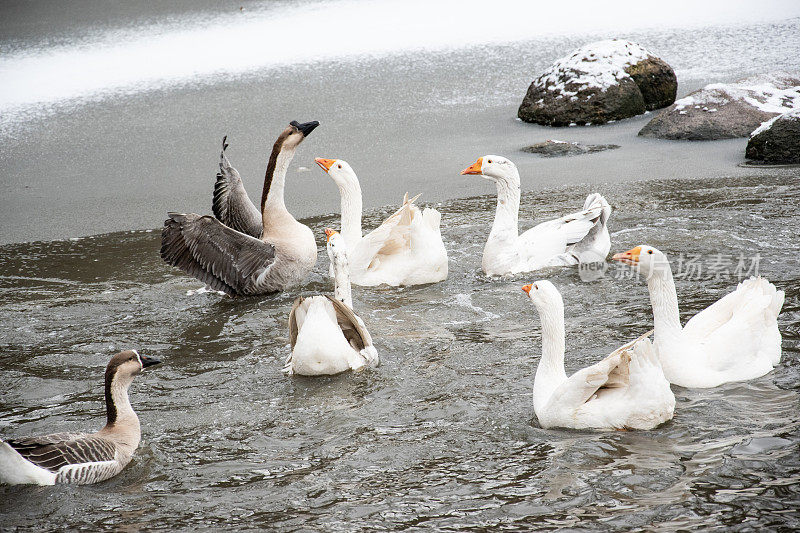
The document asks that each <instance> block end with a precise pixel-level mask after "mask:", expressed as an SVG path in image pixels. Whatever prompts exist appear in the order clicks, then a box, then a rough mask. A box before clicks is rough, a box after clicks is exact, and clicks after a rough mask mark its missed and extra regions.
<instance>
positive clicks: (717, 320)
mask: <svg viewBox="0 0 800 533" xmlns="http://www.w3.org/2000/svg"><path fill="white" fill-rule="evenodd" d="M613 259H614V260H615V261H620V262H622V263H625V264H628V265H633V266H635V267H637V268H638V269H639V272H640V273H641V274H642V275H643V276H644V277H645V278H646V280H647V289H648V291H649V292H650V305H651V307H652V308H653V322H654V326H655V334H654V336H653V343H654V346H655V349H656V354H657V355H658V358H659V360H660V361H661V366H662V368H663V369H664V375H665V376H666V377H667V379H668V380H669V381H670V382H671V383H674V384H675V385H680V386H681V387H689V388H707V387H716V386H718V385H721V384H723V383H727V382H730V381H745V380H748V379H753V378H757V377H760V376H763V375H764V374H766V373H768V372H770V371H771V370H772V369H773V367H775V366H776V365H777V364H778V363H779V362H780V360H781V334H780V332H779V331H778V313H780V311H781V307H782V306H783V299H784V292H783V291H779V290H777V289H776V288H775V285H773V284H772V283H770V282H769V281H767V280H766V279H764V278H762V277H751V278H749V279H746V280H745V281H743V282H741V283H739V286H738V287H737V288H736V290H735V291H733V292H731V293H729V294H727V295H726V296H724V297H722V298H721V299H720V300H718V301H717V302H715V303H713V304H712V305H710V306H709V307H707V308H706V309H704V310H702V311H700V312H699V313H697V314H696V315H694V316H693V317H692V318H691V319H689V321H688V322H686V325H685V326H683V327H681V322H680V315H679V314H678V293H677V291H676V290H675V281H674V280H673V278H672V269H671V268H670V266H669V260H668V259H667V256H666V255H665V254H664V253H663V252H661V251H659V250H657V249H655V248H653V247H652V246H644V245H642V246H637V247H636V248H633V249H631V250H628V251H627V252H623V253H619V254H615V255H614V257H613Z"/></svg>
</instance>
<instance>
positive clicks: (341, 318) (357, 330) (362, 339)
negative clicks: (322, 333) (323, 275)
mask: <svg viewBox="0 0 800 533" xmlns="http://www.w3.org/2000/svg"><path fill="white" fill-rule="evenodd" d="M325 296H326V298H328V300H330V301H331V303H332V304H333V309H334V311H336V322H337V323H338V324H339V327H340V328H341V329H342V333H344V338H345V339H347V342H349V343H350V345H351V346H352V347H353V348H355V349H356V350H359V351H361V350H363V349H364V348H368V347H370V346H372V336H371V335H370V334H369V331H367V327H366V326H365V325H364V321H363V320H361V318H360V317H359V316H358V315H356V314H355V313H354V312H353V310H352V309H350V307H348V306H347V305H345V304H344V303H342V302H340V301H339V300H337V299H336V298H333V297H331V296H328V295H325Z"/></svg>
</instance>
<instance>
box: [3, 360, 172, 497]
mask: <svg viewBox="0 0 800 533" xmlns="http://www.w3.org/2000/svg"><path fill="white" fill-rule="evenodd" d="M160 362H161V361H159V360H158V359H154V358H152V357H147V356H145V355H139V353H138V352H137V351H136V350H126V351H124V352H120V353H118V354H117V355H115V356H114V357H112V358H111V361H110V362H109V363H108V366H107V367H106V376H105V390H106V419H107V421H106V425H105V427H104V428H103V429H101V430H100V431H98V432H97V433H53V434H51V435H43V436H41V437H23V438H19V439H12V440H8V441H6V442H3V441H2V440H0V483H7V484H9V485H18V484H36V485H55V484H56V483H77V484H81V485H85V484H88V483H97V482H99V481H105V480H106V479H108V478H111V477H113V476H116V475H117V474H119V473H120V472H121V471H122V469H123V468H125V466H126V465H127V464H128V463H129V462H130V461H131V457H133V452H134V451H136V448H137V447H138V446H139V439H140V438H141V431H140V428H139V418H138V417H137V416H136V413H134V412H133V408H132V407H131V404H130V401H129V400H128V387H129V386H130V384H131V382H133V378H134V377H135V376H136V375H138V374H139V373H141V371H142V369H144V368H146V367H148V366H152V365H156V364H158V363H160Z"/></svg>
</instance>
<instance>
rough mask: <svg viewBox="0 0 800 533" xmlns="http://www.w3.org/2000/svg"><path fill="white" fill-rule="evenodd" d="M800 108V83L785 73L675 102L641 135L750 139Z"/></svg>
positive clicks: (712, 86)
mask: <svg viewBox="0 0 800 533" xmlns="http://www.w3.org/2000/svg"><path fill="white" fill-rule="evenodd" d="M795 107H800V79H798V77H796V76H792V75H790V74H787V73H785V72H779V73H775V74H762V75H759V76H753V77H750V78H745V79H743V80H739V81H737V82H736V83H712V84H710V85H706V86H705V87H704V88H703V89H700V90H699V91H695V92H693V93H691V94H690V95H688V96H686V97H684V98H681V99H680V100H676V101H675V103H674V104H672V106H670V107H669V108H667V109H665V110H664V111H662V112H661V113H659V114H658V115H657V116H655V117H654V118H653V119H652V120H651V121H650V122H648V123H647V124H646V125H645V127H644V128H642V130H641V131H640V132H639V135H642V136H645V137H658V138H660V139H691V140H712V139H733V138H736V137H747V136H748V135H749V134H750V132H752V131H753V130H754V129H755V128H756V127H758V125H759V124H761V123H762V122H764V121H765V120H768V119H770V118H772V117H774V116H776V115H779V114H781V113H785V112H787V111H789V110H790V109H793V108H795Z"/></svg>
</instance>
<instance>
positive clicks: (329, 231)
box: [325, 228, 338, 242]
mask: <svg viewBox="0 0 800 533" xmlns="http://www.w3.org/2000/svg"><path fill="white" fill-rule="evenodd" d="M336 233H338V232H337V231H336V230H333V229H331V228H325V242H327V241H329V240H331V237H332V236H334V235H336Z"/></svg>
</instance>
